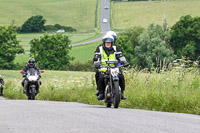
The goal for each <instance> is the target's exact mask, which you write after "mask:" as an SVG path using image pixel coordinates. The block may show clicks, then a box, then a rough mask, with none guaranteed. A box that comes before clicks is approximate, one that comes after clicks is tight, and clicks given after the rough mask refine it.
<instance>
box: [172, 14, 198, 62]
mask: <svg viewBox="0 0 200 133" xmlns="http://www.w3.org/2000/svg"><path fill="white" fill-rule="evenodd" d="M199 29H200V17H194V18H192V17H191V16H190V15H187V16H182V17H181V18H180V20H179V21H178V22H177V23H176V24H174V25H173V26H172V28H171V32H170V34H171V39H170V41H169V44H170V45H171V47H172V48H173V49H174V52H175V54H177V56H178V58H182V56H185V57H186V58H188V59H191V60H196V59H197V58H198V57H199V53H200V45H199V44H200V30H199Z"/></svg>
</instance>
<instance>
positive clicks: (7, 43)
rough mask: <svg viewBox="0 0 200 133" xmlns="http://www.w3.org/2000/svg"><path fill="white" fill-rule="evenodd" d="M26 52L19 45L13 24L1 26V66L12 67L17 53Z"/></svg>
mask: <svg viewBox="0 0 200 133" xmlns="http://www.w3.org/2000/svg"><path fill="white" fill-rule="evenodd" d="M20 53H24V49H23V48H22V46H20V45H19V41H18V40H17V38H16V33H15V31H14V28H13V26H8V27H6V26H0V68H1V69H12V68H13V67H14V63H13V60H14V59H15V57H16V54H20Z"/></svg>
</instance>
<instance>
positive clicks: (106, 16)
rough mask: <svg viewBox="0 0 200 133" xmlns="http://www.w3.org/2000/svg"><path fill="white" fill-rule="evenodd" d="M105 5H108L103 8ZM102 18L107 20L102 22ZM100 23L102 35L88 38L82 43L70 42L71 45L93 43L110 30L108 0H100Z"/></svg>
mask: <svg viewBox="0 0 200 133" xmlns="http://www.w3.org/2000/svg"><path fill="white" fill-rule="evenodd" d="M105 6H108V7H109V8H108V9H104V7H105ZM103 19H107V21H108V22H106V23H104V22H103ZM100 21H101V22H100V24H101V32H102V36H101V37H100V38H97V39H94V40H90V41H87V42H82V43H77V44H72V46H77V45H84V44H88V43H93V42H97V41H100V40H102V38H103V36H104V35H105V34H106V32H107V31H110V30H111V28H110V0H101V17H100Z"/></svg>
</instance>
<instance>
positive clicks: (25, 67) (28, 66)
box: [23, 64, 39, 74]
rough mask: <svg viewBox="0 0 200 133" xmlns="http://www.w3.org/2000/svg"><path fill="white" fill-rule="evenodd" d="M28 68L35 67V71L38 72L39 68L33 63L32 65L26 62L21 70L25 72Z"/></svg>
mask: <svg viewBox="0 0 200 133" xmlns="http://www.w3.org/2000/svg"><path fill="white" fill-rule="evenodd" d="M30 68H34V69H36V70H37V72H38V74H39V68H38V66H37V65H35V64H34V65H33V66H30V65H29V64H26V65H25V66H24V69H23V71H24V72H27V71H28V70H29V69H30Z"/></svg>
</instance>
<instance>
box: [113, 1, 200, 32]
mask: <svg viewBox="0 0 200 133" xmlns="http://www.w3.org/2000/svg"><path fill="white" fill-rule="evenodd" d="M199 7H200V1H199V0H168V1H151V2H149V1H143V2H138V1H137V2H112V18H113V20H112V26H113V28H114V29H126V28H130V27H134V26H142V27H146V26H147V25H149V24H150V23H152V22H154V23H157V24H162V22H163V19H164V18H166V19H167V22H168V24H169V25H170V26H172V25H173V24H175V23H176V22H177V21H178V20H179V19H180V17H181V16H184V15H191V16H193V17H195V16H200V8H199Z"/></svg>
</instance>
